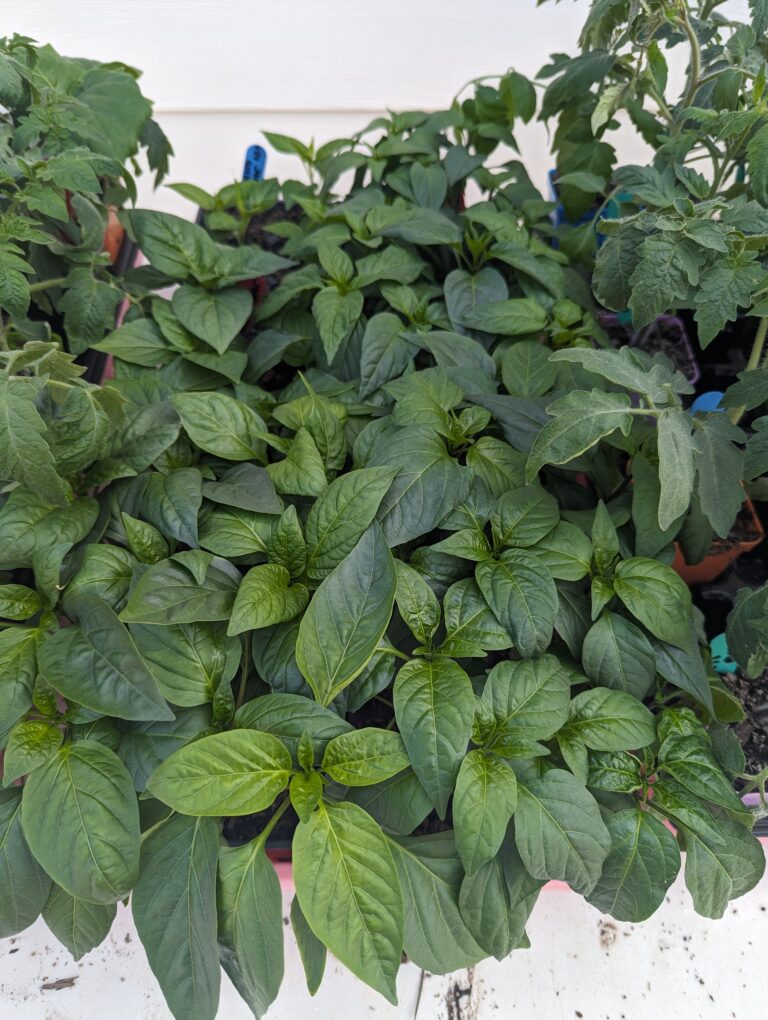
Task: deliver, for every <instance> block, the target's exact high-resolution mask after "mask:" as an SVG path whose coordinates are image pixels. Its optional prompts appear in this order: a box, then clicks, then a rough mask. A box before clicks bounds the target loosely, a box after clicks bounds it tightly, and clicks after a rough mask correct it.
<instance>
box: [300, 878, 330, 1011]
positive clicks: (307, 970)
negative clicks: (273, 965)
mask: <svg viewBox="0 0 768 1020" xmlns="http://www.w3.org/2000/svg"><path fill="white" fill-rule="evenodd" d="M291 928H293V937H294V938H295V939H296V943H297V945H298V947H299V955H300V956H301V962H302V964H303V966H304V975H305V977H306V979H307V991H308V992H309V994H310V995H314V994H315V993H316V992H317V990H318V988H319V987H320V982H321V981H322V980H323V973H324V971H325V960H326V957H327V955H328V950H327V949H326V948H325V946H324V945H323V943H322V942H321V941H320V939H319V938H318V937H317V935H315V933H314V932H313V931H312V929H311V928H310V927H309V925H308V924H307V919H306V917H305V916H304V911H303V910H302V909H301V904H300V903H299V898H298V896H294V897H293V899H292V900H291Z"/></svg>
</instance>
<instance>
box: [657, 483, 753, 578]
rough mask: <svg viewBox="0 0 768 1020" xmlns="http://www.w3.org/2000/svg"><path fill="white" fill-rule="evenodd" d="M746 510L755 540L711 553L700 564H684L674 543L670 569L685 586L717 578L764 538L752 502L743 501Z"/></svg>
mask: <svg viewBox="0 0 768 1020" xmlns="http://www.w3.org/2000/svg"><path fill="white" fill-rule="evenodd" d="M745 504H746V507H747V509H748V510H749V513H750V516H751V517H752V523H753V525H754V528H755V531H756V532H757V534H758V537H757V538H753V539H751V541H748V542H740V543H739V544H738V545H735V546H733V548H732V549H726V550H725V551H724V552H721V553H711V554H709V555H707V556H705V557H704V559H703V560H702V561H701V563H693V564H690V563H686V562H685V557H684V556H683V551H682V549H681V548H680V546H679V544H678V543H677V542H675V558H674V560H673V562H672V569H673V570H676V571H677V573H678V574H679V575H680V576H681V577H682V579H683V580H684V581H685V583H686V584H702V583H705V582H707V581H714V579H715V578H716V577H719V576H720V574H722V573H723V571H725V570H727V569H728V567H729V566H730V565H731V563H733V561H734V560H736V559H738V558H739V556H741V554H742V553H745V552H749V550H750V549H754V548H755V546H758V545H760V543H761V542H762V541H763V539H764V538H765V532H764V530H763V526H762V524H761V523H760V518H759V517H758V516H757V513H756V511H755V508H754V506H753V505H752V501H751V500H749V499H747V500H745Z"/></svg>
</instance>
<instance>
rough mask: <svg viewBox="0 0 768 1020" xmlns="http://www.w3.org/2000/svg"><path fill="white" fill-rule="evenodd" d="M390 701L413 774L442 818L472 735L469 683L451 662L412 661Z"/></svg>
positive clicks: (471, 707)
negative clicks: (392, 700) (392, 701)
mask: <svg viewBox="0 0 768 1020" xmlns="http://www.w3.org/2000/svg"><path fill="white" fill-rule="evenodd" d="M393 698H394V703H395V718H396V719H397V726H398V729H399V730H400V733H401V734H402V737H403V741H404V743H405V747H406V750H407V751H408V757H409V758H410V760H411V766H412V768H413V771H414V772H415V773H416V775H417V776H418V777H419V780H420V782H421V784H422V786H423V787H424V789H425V790H426V791H427V793H428V794H429V797H430V799H431V801H432V803H433V805H434V807H435V810H436V811H437V813H438V814H439V815H440V817H441V818H444V817H445V812H446V808H447V805H448V798H449V797H450V796H451V793H452V792H453V788H454V786H455V784H456V777H457V775H458V773H459V768H460V766H461V762H462V759H463V758H464V755H465V753H466V750H467V744H468V743H469V738H470V734H471V731H472V716H473V713H474V694H473V691H472V684H471V681H470V679H469V677H468V676H467V674H466V673H465V672H464V670H463V669H462V668H461V667H460V666H459V665H458V664H457V663H455V662H453V661H452V660H451V659H446V658H435V659H430V660H423V659H414V660H412V661H411V662H407V663H406V664H405V665H404V666H403V667H402V668H401V669H400V671H399V672H398V674H397V678H396V680H395V686H394V691H393Z"/></svg>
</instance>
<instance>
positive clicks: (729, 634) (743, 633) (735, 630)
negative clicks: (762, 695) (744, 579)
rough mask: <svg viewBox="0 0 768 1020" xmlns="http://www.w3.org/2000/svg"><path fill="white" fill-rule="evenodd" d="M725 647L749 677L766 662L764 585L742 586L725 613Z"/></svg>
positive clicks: (767, 611)
mask: <svg viewBox="0 0 768 1020" xmlns="http://www.w3.org/2000/svg"><path fill="white" fill-rule="evenodd" d="M726 638H727V640H728V650H729V652H730V653H731V655H732V656H733V658H734V659H735V660H736V661H737V662H738V664H739V666H741V669H742V670H743V671H744V673H746V675H747V676H748V677H749V678H750V679H755V678H756V677H758V676H760V674H761V673H762V671H763V669H764V668H765V665H766V663H768V647H767V645H768V640H767V639H768V588H758V589H757V590H756V591H752V590H750V589H748V588H742V589H741V590H740V591H738V592H737V593H736V601H735V602H734V604H733V608H732V609H731V612H730V614H729V615H728V624H727V627H726Z"/></svg>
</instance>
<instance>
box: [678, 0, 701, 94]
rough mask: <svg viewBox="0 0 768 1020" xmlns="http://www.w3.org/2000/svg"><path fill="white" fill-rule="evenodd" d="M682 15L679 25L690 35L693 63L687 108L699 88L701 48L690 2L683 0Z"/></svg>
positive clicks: (690, 70)
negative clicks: (691, 17) (692, 20)
mask: <svg viewBox="0 0 768 1020" xmlns="http://www.w3.org/2000/svg"><path fill="white" fill-rule="evenodd" d="M680 9H681V17H680V21H679V25H680V27H681V28H682V30H683V31H684V32H685V34H686V36H687V37H688V42H689V43H690V46H691V65H690V69H689V71H688V88H687V89H686V90H685V95H684V96H683V102H682V107H683V109H685V107H686V106H690V104H691V103H692V102H693V98H694V96H695V95H696V93H697V92H698V90H699V75H700V74H701V48H700V46H699V40H698V37H697V35H696V33H695V31H694V29H693V25H692V24H691V19H690V18H689V16H688V4H687V3H686V2H685V0H683V3H682V4H681V5H680Z"/></svg>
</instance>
